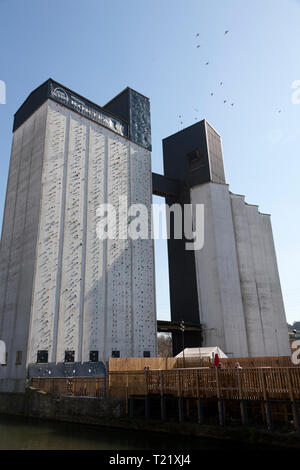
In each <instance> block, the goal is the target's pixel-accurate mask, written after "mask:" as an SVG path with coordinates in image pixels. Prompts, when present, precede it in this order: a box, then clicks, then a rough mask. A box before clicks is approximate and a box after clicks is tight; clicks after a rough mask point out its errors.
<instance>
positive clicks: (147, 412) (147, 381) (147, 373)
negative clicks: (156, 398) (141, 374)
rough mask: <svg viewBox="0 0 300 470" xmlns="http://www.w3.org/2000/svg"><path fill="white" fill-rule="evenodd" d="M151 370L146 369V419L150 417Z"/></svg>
mask: <svg viewBox="0 0 300 470" xmlns="http://www.w3.org/2000/svg"><path fill="white" fill-rule="evenodd" d="M149 373H150V372H149V370H148V369H145V418H147V419H148V418H149V416H150V397H149Z"/></svg>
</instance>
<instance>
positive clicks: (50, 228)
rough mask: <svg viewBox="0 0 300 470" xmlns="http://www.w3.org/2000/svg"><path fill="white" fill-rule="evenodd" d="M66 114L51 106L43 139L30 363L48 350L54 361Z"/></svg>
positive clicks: (64, 111)
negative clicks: (41, 352)
mask: <svg viewBox="0 0 300 470" xmlns="http://www.w3.org/2000/svg"><path fill="white" fill-rule="evenodd" d="M68 114H69V113H68V111H66V110H65V109H64V108H63V107H62V106H60V105H57V104H54V103H52V102H50V104H49V106H48V118H47V132H46V138H45V155H44V168H43V176H42V188H43V190H42V204H41V212H40V229H39V230H40V231H39V241H38V246H37V254H36V273H35V288H34V293H33V302H32V325H31V341H30V354H29V362H35V361H36V355H37V351H38V350H48V351H49V358H50V359H51V358H53V360H55V355H56V351H55V343H56V335H55V333H54V332H55V329H56V328H55V326H56V322H57V317H58V306H57V295H59V293H58V292H57V288H58V279H57V276H58V270H59V269H60V266H59V250H60V241H61V231H62V223H63V218H62V217H61V214H62V204H63V192H64V185H63V183H64V174H65V171H66V158H67V152H66V144H65V142H66V137H67V133H68V124H69V118H68Z"/></svg>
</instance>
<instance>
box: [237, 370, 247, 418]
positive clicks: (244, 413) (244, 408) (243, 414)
mask: <svg viewBox="0 0 300 470" xmlns="http://www.w3.org/2000/svg"><path fill="white" fill-rule="evenodd" d="M236 373H237V381H238V390H239V399H240V409H241V417H242V423H243V424H244V425H246V424H247V423H248V416H247V406H246V402H245V400H244V399H243V390H242V384H241V371H240V369H236Z"/></svg>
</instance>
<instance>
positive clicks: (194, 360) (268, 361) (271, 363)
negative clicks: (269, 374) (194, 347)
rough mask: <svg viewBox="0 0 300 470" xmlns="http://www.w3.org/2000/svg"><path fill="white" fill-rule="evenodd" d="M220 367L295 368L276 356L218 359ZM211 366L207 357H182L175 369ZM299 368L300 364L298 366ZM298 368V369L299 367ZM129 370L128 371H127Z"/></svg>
mask: <svg viewBox="0 0 300 470" xmlns="http://www.w3.org/2000/svg"><path fill="white" fill-rule="evenodd" d="M220 361H221V363H222V365H223V366H224V367H225V368H226V369H234V368H235V365H236V363H237V362H238V363H239V364H240V366H241V367H243V368H246V369H248V368H255V367H297V366H295V365H294V364H293V363H292V361H291V357H290V356H277V357H234V358H227V359H225V358H224V359H220ZM212 364H213V360H212V359H210V358H209V357H203V358H200V357H187V358H185V360H183V358H182V357H180V358H177V360H176V364H175V367H176V368H183V367H185V368H193V367H209V366H211V365H212ZM299 366H300V364H299ZM299 366H298V367H299ZM127 370H130V369H127Z"/></svg>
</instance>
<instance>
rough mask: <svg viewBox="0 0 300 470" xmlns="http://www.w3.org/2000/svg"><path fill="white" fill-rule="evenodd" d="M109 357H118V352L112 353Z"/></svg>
mask: <svg viewBox="0 0 300 470" xmlns="http://www.w3.org/2000/svg"><path fill="white" fill-rule="evenodd" d="M111 357H120V351H112V353H111Z"/></svg>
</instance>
